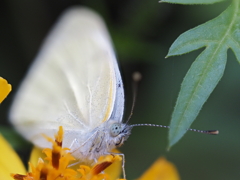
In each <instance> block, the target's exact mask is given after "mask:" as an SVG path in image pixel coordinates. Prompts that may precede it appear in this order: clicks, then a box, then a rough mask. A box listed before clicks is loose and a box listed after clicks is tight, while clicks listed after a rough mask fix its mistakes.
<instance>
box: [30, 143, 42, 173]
mask: <svg viewBox="0 0 240 180" xmlns="http://www.w3.org/2000/svg"><path fill="white" fill-rule="evenodd" d="M42 151H43V150H42V149H40V148H38V147H35V146H34V147H33V149H32V152H31V155H30V159H29V162H30V163H32V164H33V165H34V166H35V167H36V166H37V163H38V161H39V158H42V159H44V158H45V157H46V156H45V154H44V153H43V152H42ZM29 168H30V167H29ZM28 171H29V172H31V170H30V169H29V170H28Z"/></svg>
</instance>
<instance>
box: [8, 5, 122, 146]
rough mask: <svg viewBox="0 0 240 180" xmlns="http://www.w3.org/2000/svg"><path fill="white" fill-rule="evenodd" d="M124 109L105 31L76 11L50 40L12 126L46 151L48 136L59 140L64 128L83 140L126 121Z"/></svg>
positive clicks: (26, 82) (22, 95) (100, 24)
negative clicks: (100, 128)
mask: <svg viewBox="0 0 240 180" xmlns="http://www.w3.org/2000/svg"><path fill="white" fill-rule="evenodd" d="M123 107H124V92H123V84H122V80H121V76H120V72H119V69H118V66H117V61H116V58H115V54H114V51H113V48H112V44H111V41H110V38H109V35H108V33H107V30H106V28H105V25H104V23H103V21H102V19H101V18H100V17H99V16H98V15H97V14H95V13H94V12H92V11H91V10H89V9H86V8H79V7H75V8H72V9H70V10H68V11H67V12H65V14H64V15H63V16H62V17H61V18H60V21H59V22H58V23H57V24H56V26H55V27H54V29H53V30H52V32H51V33H50V35H49V36H48V37H47V39H46V40H45V43H44V44H43V46H42V49H41V51H40V53H39V54H38V56H37V58H36V60H35V62H34V64H33V65H32V67H31V69H30V71H29V72H28V74H27V76H26V78H25V80H24V81H23V83H22V85H21V87H20V89H19V91H18V93H17V95H16V97H15V100H14V103H13V105H12V107H11V110H10V120H11V122H12V123H13V124H14V126H15V127H16V129H17V130H18V131H19V132H20V133H21V134H22V135H23V136H24V137H25V138H27V139H28V140H30V141H32V142H33V143H34V144H36V145H38V146H40V147H45V146H46V142H45V139H44V138H42V136H41V134H42V133H44V134H46V135H48V136H53V135H54V133H56V130H57V129H58V127H59V126H60V125H62V126H63V127H64V130H65V133H66V134H67V135H68V137H69V136H70V137H71V136H75V135H76V134H77V135H78V136H81V135H83V134H86V133H87V132H91V131H92V130H93V129H94V128H96V127H98V126H99V125H100V124H102V123H103V122H105V121H107V120H109V119H110V118H111V119H115V120H118V121H121V120H122V115H123ZM74 138H77V137H71V138H70V140H74Z"/></svg>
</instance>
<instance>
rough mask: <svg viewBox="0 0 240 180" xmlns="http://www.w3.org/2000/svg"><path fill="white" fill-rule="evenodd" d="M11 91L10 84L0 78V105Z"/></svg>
mask: <svg viewBox="0 0 240 180" xmlns="http://www.w3.org/2000/svg"><path fill="white" fill-rule="evenodd" d="M11 90H12V86H11V84H8V82H7V80H6V79H3V78H2V77H0V103H2V101H3V100H4V99H5V98H6V97H7V95H8V94H9V93H10V91H11Z"/></svg>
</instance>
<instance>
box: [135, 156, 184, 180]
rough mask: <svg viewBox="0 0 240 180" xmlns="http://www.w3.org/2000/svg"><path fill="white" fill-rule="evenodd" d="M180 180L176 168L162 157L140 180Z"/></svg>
mask: <svg viewBox="0 0 240 180" xmlns="http://www.w3.org/2000/svg"><path fill="white" fill-rule="evenodd" d="M149 179H153V180H154V179H161V180H180V177H179V175H178V172H177V169H176V167H175V166H174V165H173V164H172V163H170V162H169V161H167V160H166V159H165V158H163V157H161V158H159V159H158V160H157V161H155V163H154V164H153V165H152V166H151V167H150V168H149V169H148V170H147V171H146V172H145V173H144V174H143V175H142V176H141V177H140V178H139V179H138V180H149Z"/></svg>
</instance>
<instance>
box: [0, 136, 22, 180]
mask: <svg viewBox="0 0 240 180" xmlns="http://www.w3.org/2000/svg"><path fill="white" fill-rule="evenodd" d="M0 144H1V148H0V179H4V180H12V179H13V178H12V177H11V176H10V173H18V174H25V173H26V170H25V168H24V165H23V163H22V161H21V159H20V158H19V157H18V155H17V154H16V153H15V151H14V150H13V149H12V147H11V146H10V144H8V142H7V141H6V140H5V139H4V138H3V136H2V135H1V134H0Z"/></svg>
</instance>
